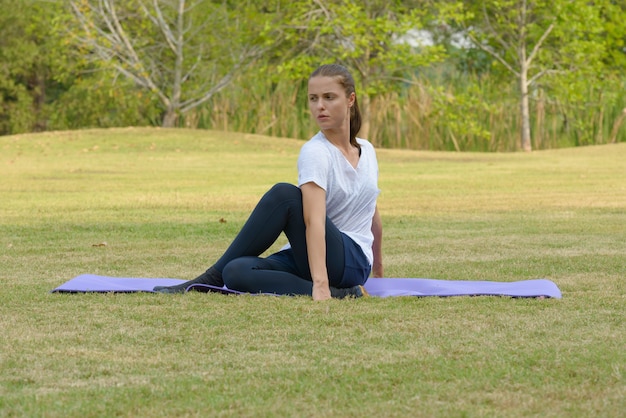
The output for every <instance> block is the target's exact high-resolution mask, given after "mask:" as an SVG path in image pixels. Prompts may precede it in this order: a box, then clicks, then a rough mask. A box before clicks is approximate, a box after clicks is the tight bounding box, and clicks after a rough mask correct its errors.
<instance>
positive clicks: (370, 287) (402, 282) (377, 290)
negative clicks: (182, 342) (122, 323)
mask: <svg viewBox="0 0 626 418" xmlns="http://www.w3.org/2000/svg"><path fill="white" fill-rule="evenodd" d="M183 282H184V280H180V279H155V278H149V279H148V278H136V277H109V276H97V275H94V274H82V275H80V276H77V277H74V278H73V279H71V280H69V281H67V282H65V283H63V284H62V285H61V286H59V287H57V288H55V289H53V290H52V291H51V292H53V293H54V292H61V293H85V292H103V293H108V292H115V293H130V292H152V289H153V288H154V286H172V285H176V284H179V283H183ZM365 289H366V290H367V292H368V293H369V294H370V295H371V296H376V297H390V296H511V297H521V298H532V297H541V296H543V297H549V298H557V299H560V298H561V291H560V290H559V288H558V287H557V286H556V284H554V283H553V282H552V281H550V280H547V279H535V280H521V281H516V282H492V281H464V280H436V279H408V278H384V279H369V280H368V281H367V283H365ZM193 290H198V291H201V292H202V291H203V292H220V293H227V294H239V293H241V292H237V291H235V290H230V289H227V288H226V287H223V288H218V287H214V286H208V285H195V286H193Z"/></svg>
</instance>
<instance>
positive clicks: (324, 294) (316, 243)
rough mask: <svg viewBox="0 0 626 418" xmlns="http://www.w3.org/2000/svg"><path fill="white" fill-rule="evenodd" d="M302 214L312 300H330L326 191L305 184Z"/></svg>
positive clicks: (313, 184) (301, 188) (303, 187)
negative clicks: (327, 261) (327, 265)
mask: <svg viewBox="0 0 626 418" xmlns="http://www.w3.org/2000/svg"><path fill="white" fill-rule="evenodd" d="M300 190H302V207H303V209H302V212H303V215H304V224H305V226H306V248H307V253H308V256H309V268H310V269H311V277H312V278H313V300H326V299H330V288H329V285H328V270H327V269H326V191H324V189H322V188H321V187H319V186H318V185H317V184H315V183H312V182H310V183H305V184H303V185H302V186H300Z"/></svg>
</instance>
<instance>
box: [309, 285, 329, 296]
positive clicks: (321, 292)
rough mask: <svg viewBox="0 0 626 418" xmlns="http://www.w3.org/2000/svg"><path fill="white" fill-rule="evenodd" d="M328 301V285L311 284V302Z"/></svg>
mask: <svg viewBox="0 0 626 418" xmlns="http://www.w3.org/2000/svg"><path fill="white" fill-rule="evenodd" d="M328 299H330V288H329V287H328V284H322V283H319V284H316V283H313V300H328Z"/></svg>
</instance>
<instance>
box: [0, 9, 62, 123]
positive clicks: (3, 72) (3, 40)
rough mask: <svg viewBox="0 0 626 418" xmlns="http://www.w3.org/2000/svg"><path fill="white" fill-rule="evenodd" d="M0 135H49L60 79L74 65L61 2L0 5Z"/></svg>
mask: <svg viewBox="0 0 626 418" xmlns="http://www.w3.org/2000/svg"><path fill="white" fill-rule="evenodd" d="M0 9H2V10H3V13H2V14H0V134H12V133H20V132H30V131H39V130H44V129H46V127H47V119H46V105H47V103H49V102H50V101H51V100H52V99H53V98H54V96H55V95H57V94H58V93H59V88H58V82H57V81H56V78H57V77H59V76H61V74H62V73H64V72H65V71H66V69H67V68H68V66H69V63H68V58H67V56H66V55H65V50H66V49H65V48H62V47H61V45H62V44H63V40H62V37H61V36H60V32H59V31H58V28H59V27H60V26H63V25H64V22H66V20H67V18H68V15H67V14H65V13H63V8H62V6H61V5H60V4H59V3H58V2H47V1H41V0H24V1H19V2H13V1H9V0H0Z"/></svg>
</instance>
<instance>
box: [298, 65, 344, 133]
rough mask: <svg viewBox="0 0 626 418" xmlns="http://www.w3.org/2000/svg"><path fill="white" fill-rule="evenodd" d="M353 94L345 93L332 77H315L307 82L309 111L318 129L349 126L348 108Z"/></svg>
mask: <svg viewBox="0 0 626 418" xmlns="http://www.w3.org/2000/svg"><path fill="white" fill-rule="evenodd" d="M354 99H355V94H354V93H351V94H350V95H349V96H348V97H346V92H345V90H344V89H343V87H342V86H341V84H339V81H337V79H335V78H333V77H323V76H317V77H313V78H311V79H310V80H309V110H310V111H311V116H313V118H314V119H315V121H316V122H317V124H318V125H319V127H320V129H322V130H326V129H337V128H341V127H344V126H346V124H347V126H348V127H349V126H350V107H352V105H353V104H354Z"/></svg>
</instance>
